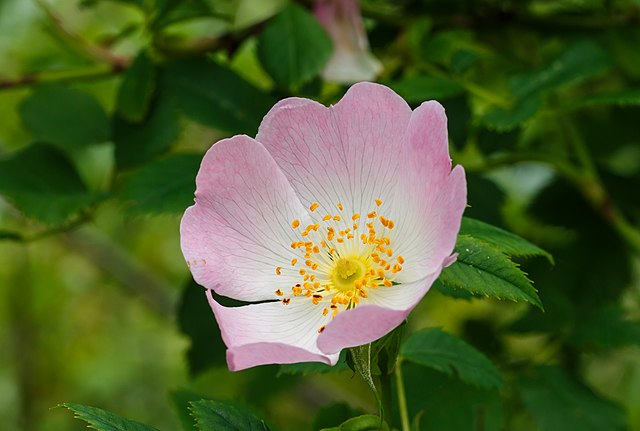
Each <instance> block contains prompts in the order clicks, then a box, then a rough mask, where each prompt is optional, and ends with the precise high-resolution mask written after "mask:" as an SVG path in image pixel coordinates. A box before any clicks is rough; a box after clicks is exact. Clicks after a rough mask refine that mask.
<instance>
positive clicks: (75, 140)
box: [19, 84, 110, 149]
mask: <svg viewBox="0 0 640 431" xmlns="http://www.w3.org/2000/svg"><path fill="white" fill-rule="evenodd" d="M19 111H20V117H21V118H22V121H23V123H24V125H25V126H26V127H27V129H29V130H30V131H31V133H32V134H33V136H34V138H36V140H39V141H43V142H47V143H51V144H54V145H56V146H58V147H60V148H63V149H74V148H81V147H84V146H86V145H90V144H97V143H101V142H106V141H108V140H109V139H110V138H109V119H108V118H107V114H106V113H105V111H104V109H103V108H102V106H101V105H100V103H98V101H97V100H96V99H95V98H94V97H93V96H91V95H89V94H87V93H83V92H82V91H78V90H75V89H72V88H68V87H65V86H62V85H53V84H51V85H44V86H41V87H37V88H36V89H35V90H34V91H33V93H31V95H29V97H27V98H26V99H25V100H24V102H22V104H21V105H20V108H19Z"/></svg>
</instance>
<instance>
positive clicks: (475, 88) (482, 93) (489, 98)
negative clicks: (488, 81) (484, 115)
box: [420, 62, 513, 109]
mask: <svg viewBox="0 0 640 431" xmlns="http://www.w3.org/2000/svg"><path fill="white" fill-rule="evenodd" d="M420 68H421V69H423V70H424V71H425V72H428V73H429V74H431V75H433V76H436V77H439V78H445V79H450V80H454V81H455V82H457V83H458V84H460V85H462V86H463V87H464V88H465V90H467V92H469V93H471V94H473V95H474V96H477V97H479V98H480V99H484V100H485V101H486V102H488V103H490V104H491V105H495V106H499V107H501V108H504V109H510V108H512V107H513V102H512V101H510V100H508V99H505V98H503V97H500V96H498V95H496V94H495V93H493V92H491V91H489V90H487V89H485V88H484V87H482V86H480V85H478V84H476V83H475V82H471V81H468V80H466V79H464V78H456V77H452V76H451V75H450V74H447V73H445V72H443V71H442V70H440V69H439V68H438V67H436V66H434V65H433V64H430V63H424V62H420Z"/></svg>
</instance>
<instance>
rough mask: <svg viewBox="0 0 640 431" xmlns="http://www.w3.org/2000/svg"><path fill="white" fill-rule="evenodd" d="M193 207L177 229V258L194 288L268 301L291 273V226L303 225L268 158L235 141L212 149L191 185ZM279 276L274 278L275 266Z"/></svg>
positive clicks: (249, 143) (257, 147)
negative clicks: (179, 248) (181, 259)
mask: <svg viewBox="0 0 640 431" xmlns="http://www.w3.org/2000/svg"><path fill="white" fill-rule="evenodd" d="M196 185H197V188H196V204H195V205H194V206H192V207H190V208H188V209H187V211H186V212H185V214H184V217H183V218H182V223H181V225H180V237H181V245H182V252H183V254H184V256H185V259H186V260H187V262H188V263H189V266H190V268H191V272H192V274H193V277H194V279H195V280H196V282H198V283H199V284H201V285H202V286H205V287H208V288H211V289H214V290H215V291H216V292H218V293H220V294H221V295H225V296H229V297H232V298H236V299H241V300H246V301H259V300H265V299H276V298H277V296H276V295H275V293H274V291H275V290H276V289H278V288H281V289H282V290H283V291H284V290H285V289H290V287H291V286H292V285H293V284H295V283H297V281H296V280H297V279H298V277H297V274H294V273H293V270H290V269H288V267H287V265H288V262H290V261H291V259H292V258H294V257H296V255H295V254H294V252H293V250H292V249H291V248H290V247H289V245H290V243H291V242H292V241H294V240H295V241H297V240H298V238H297V237H296V236H294V235H293V233H294V232H293V230H292V229H291V227H290V223H291V221H292V220H293V219H296V218H297V219H300V221H301V222H303V223H304V222H305V221H308V214H307V211H306V209H305V208H304V207H303V206H302V205H301V204H300V201H299V200H298V198H297V197H296V195H295V193H294V191H293V189H292V188H291V186H290V185H289V183H288V182H287V179H286V178H285V177H284V175H283V173H282V171H281V170H280V168H279V167H278V166H277V165H276V163H275V162H274V160H273V158H272V157H271V156H270V155H269V153H268V152H267V151H266V150H265V148H264V147H263V146H262V145H261V144H260V143H258V142H256V141H254V140H253V139H251V138H249V137H247V136H235V137H233V138H231V139H225V140H222V141H220V142H218V143H217V144H215V145H214V146H213V147H212V148H211V149H210V150H209V151H208V152H207V154H206V155H205V157H204V159H203V161H202V165H201V167H200V171H199V173H198V176H197V178H196ZM278 266H282V267H286V268H284V269H282V275H280V276H278V275H276V267H278Z"/></svg>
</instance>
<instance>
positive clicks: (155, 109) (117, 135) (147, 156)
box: [112, 97, 180, 170]
mask: <svg viewBox="0 0 640 431" xmlns="http://www.w3.org/2000/svg"><path fill="white" fill-rule="evenodd" d="M150 109H151V111H150V112H149V115H148V116H147V118H146V119H145V120H144V122H142V123H137V124H136V123H131V122H129V121H126V120H124V119H122V118H120V117H119V116H117V115H116V116H114V118H113V123H112V128H113V141H114V142H115V144H116V148H115V157H116V166H117V167H118V169H120V170H122V169H128V168H132V167H135V166H138V165H140V164H142V163H145V162H147V161H149V160H151V159H153V158H154V157H157V156H159V155H161V154H163V153H165V152H167V151H168V150H169V149H170V148H171V146H172V145H173V144H175V143H176V142H177V140H178V138H179V137H180V119H179V114H178V111H177V110H176V107H175V106H174V105H173V103H172V102H171V101H170V100H168V99H167V98H165V97H160V98H159V99H158V100H156V101H155V103H153V105H152V106H151V108H150Z"/></svg>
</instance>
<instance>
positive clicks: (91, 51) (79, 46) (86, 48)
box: [35, 0, 131, 69]
mask: <svg viewBox="0 0 640 431" xmlns="http://www.w3.org/2000/svg"><path fill="white" fill-rule="evenodd" d="M35 2H36V3H37V5H38V6H39V7H40V9H41V10H42V11H43V12H44V14H45V15H46V17H47V18H48V21H49V24H51V27H52V29H53V31H54V34H55V35H56V36H57V37H59V38H60V39H61V40H63V41H64V42H66V43H67V44H68V45H69V46H70V47H71V48H73V49H74V50H75V51H76V52H78V53H79V54H80V55H82V56H84V57H86V58H88V59H89V60H93V61H98V62H102V63H108V64H110V65H111V66H112V67H113V68H115V69H125V68H126V67H127V66H128V65H129V63H130V62H131V59H130V58H128V57H123V56H119V55H116V54H114V53H113V52H111V51H110V50H108V49H106V48H104V47H102V46H99V45H94V44H92V43H90V42H88V41H87V40H85V39H83V38H82V37H80V36H78V35H77V34H75V33H73V32H71V31H70V30H69V29H67V27H66V26H65V24H64V22H63V21H62V19H61V18H60V17H59V16H58V15H56V13H55V12H54V11H53V10H51V8H50V7H49V5H48V4H47V2H46V1H45V0H35Z"/></svg>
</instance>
